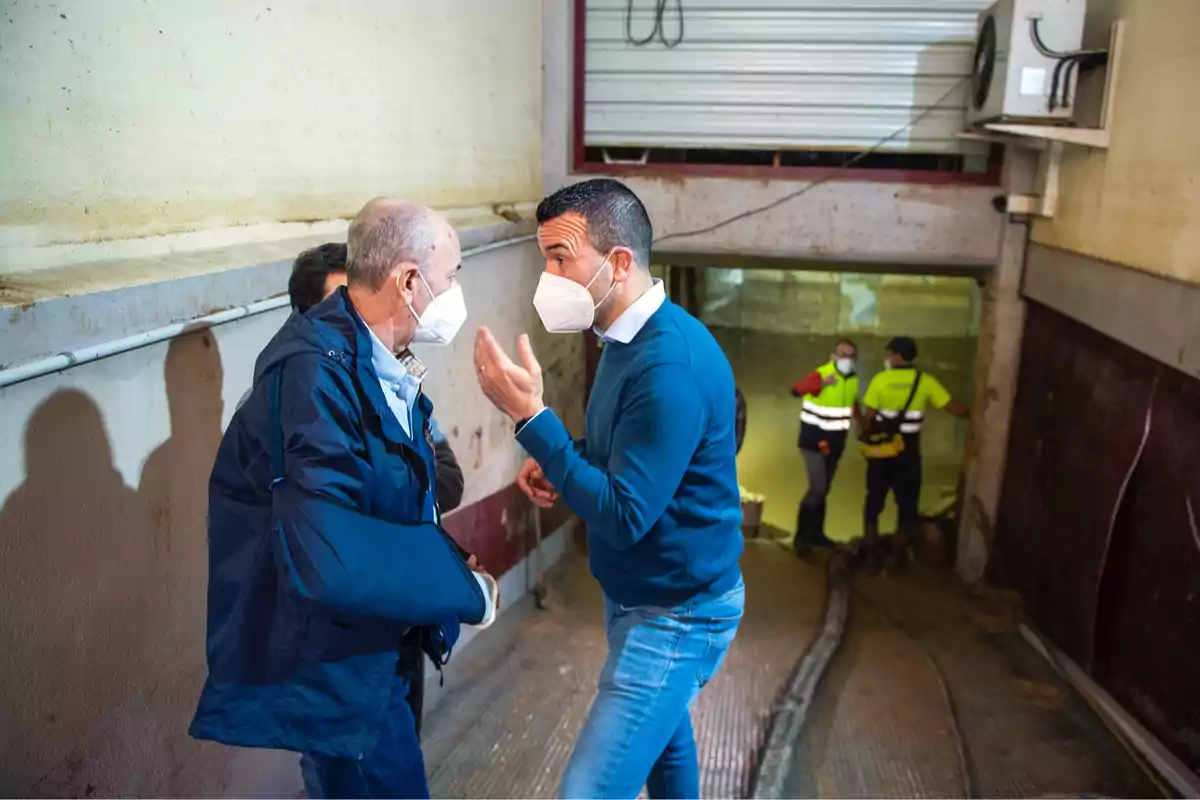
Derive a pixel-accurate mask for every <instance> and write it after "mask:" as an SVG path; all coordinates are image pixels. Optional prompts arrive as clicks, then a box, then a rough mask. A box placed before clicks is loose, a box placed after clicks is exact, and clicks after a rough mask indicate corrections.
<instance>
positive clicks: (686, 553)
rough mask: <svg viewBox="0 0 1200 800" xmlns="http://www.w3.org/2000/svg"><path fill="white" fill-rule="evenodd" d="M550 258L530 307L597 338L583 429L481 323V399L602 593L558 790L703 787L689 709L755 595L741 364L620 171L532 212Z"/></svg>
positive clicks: (669, 792)
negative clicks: (594, 680) (580, 542)
mask: <svg viewBox="0 0 1200 800" xmlns="http://www.w3.org/2000/svg"><path fill="white" fill-rule="evenodd" d="M537 220H538V247H539V248H540V249H541V251H542V254H543V256H544V257H545V259H546V268H545V271H544V272H543V274H542V276H541V279H540V282H539V284H538V288H537V292H536V293H535V294H534V298H533V304H534V308H535V309H536V310H537V312H538V315H539V316H540V317H541V320H542V323H543V324H544V325H545V327H546V329H547V330H548V331H550V332H551V333H571V332H578V331H583V330H585V329H587V328H588V327H594V328H595V330H596V332H597V333H598V334H599V336H600V337H601V339H602V340H603V342H604V350H603V353H602V355H601V356H600V363H599V365H598V367H597V371H596V376H595V381H594V385H593V389H592V393H591V396H590V397H589V399H588V408H587V436H586V438H585V439H580V440H573V439H572V438H571V435H570V434H569V433H568V432H567V429H566V428H565V427H564V426H563V424H562V422H561V421H559V419H558V417H557V416H556V415H555V414H554V412H553V411H551V410H549V409H548V408H546V407H545V405H544V404H543V400H542V372H541V367H540V366H539V365H538V363H537V359H536V358H535V357H534V354H533V351H532V348H531V347H530V344H529V337H528V336H522V337H521V338H520V340H519V342H518V348H519V350H520V354H521V359H522V361H523V366H520V365H517V364H515V363H513V361H512V360H511V359H510V358H509V357H508V356H507V355H506V354H505V353H504V351H503V350H502V349H501V348H500V347H499V345H498V344H497V343H496V341H495V339H494V338H493V337H492V335H491V333H490V332H489V331H488V330H487V329H486V328H481V329H480V330H479V332H478V334H477V336H476V344H475V363H476V368H477V370H478V374H479V381H480V385H481V387H482V389H483V391H484V394H485V395H487V397H488V398H489V399H490V400H491V401H492V403H493V404H495V406H496V407H497V408H498V409H500V410H501V411H502V412H504V413H505V414H507V415H508V416H509V417H510V418H511V419H512V420H513V421H514V422H516V423H517V441H519V442H520V444H521V446H522V447H524V448H525V450H526V451H527V452H528V453H529V454H530V455H531V456H532V458H531V459H530V460H528V461H526V462H525V464H524V466H523V467H522V468H521V470H520V474H519V476H518V484H519V485H520V487H521V488H522V490H523V491H524V492H525V493H526V494H527V495H528V496H529V497H530V499H531V500H533V502H534V503H535V504H537V505H539V506H543V507H548V506H550V505H552V504H553V503H554V502H555V500H556V499H557V498H558V495H559V493H560V492H561V494H562V497H563V499H564V500H565V501H566V504H567V505H568V506H569V507H570V509H571V510H572V511H574V512H575V513H576V514H577V515H578V516H579V517H580V518H581V519H582V520H583V522H584V524H585V525H586V526H587V534H588V551H589V556H590V560H591V568H592V572H593V574H594V575H595V576H596V578H597V579H598V580H599V581H600V586H601V588H602V589H603V590H604V595H605V613H606V617H607V623H608V624H607V634H608V645H609V655H608V659H607V661H606V662H605V665H604V668H603V671H602V673H601V676H600V685H599V692H598V694H597V696H596V699H595V700H594V702H593V703H592V707H591V710H590V711H589V712H588V718H587V722H586V723H585V725H584V728H583V731H582V733H581V734H580V736H579V740H578V742H577V743H576V745H575V751H574V753H573V754H572V756H571V759H570V762H569V763H568V765H567V768H566V772H565V774H564V776H563V779H562V784H561V786H560V788H559V796H562V797H568V798H577V797H627V798H634V797H636V796H637V794H638V792H639V791H640V790H641V788H642V786H643V785H645V786H647V787H648V789H649V792H650V796H651V797H654V798H662V797H672V798H689V797H699V788H700V787H699V768H698V763H697V757H696V743H695V740H694V738H693V735H692V723H691V717H690V713H689V706H690V704H691V703H692V701H693V700H694V699H695V697H696V696H697V694H698V693H699V692H700V690H701V688H702V687H703V686H704V685H705V684H706V683H707V682H708V681H709V680H711V679H712V677H713V675H714V674H716V672H717V670H718V668H719V667H720V665H721V663H722V661H723V659H724V657H725V654H726V652H727V651H728V649H729V646H730V644H731V643H732V641H733V638H734V635H735V633H736V632H737V628H738V624H739V622H740V620H741V616H742V611H743V606H744V602H745V586H744V584H743V581H742V574H741V568H740V566H739V564H738V558H739V557H740V555H741V552H742V538H741V533H740V524H741V506H740V502H739V496H738V484H737V464H736V454H735V451H736V444H735V431H734V428H735V415H736V410H735V403H736V390H735V388H734V383H733V371H732V370H731V369H730V366H729V362H728V360H727V359H726V358H725V354H724V353H723V352H721V348H720V346H719V345H718V344H717V342H716V341H715V340H714V339H713V337H712V335H711V334H710V333H709V332H708V330H707V329H706V328H705V327H704V326H703V325H702V324H701V323H700V322H699V321H698V320H696V319H695V318H693V317H692V316H690V315H689V314H688V313H687V312H685V311H684V310H683V309H681V308H680V307H679V306H677V305H675V304H674V303H672V302H671V301H670V300H668V299H667V297H666V292H665V289H664V287H663V285H662V282H661V281H657V280H654V279H653V278H652V277H651V275H650V270H649V265H650V243H651V241H652V238H653V230H652V228H651V225H650V218H649V217H648V216H647V214H646V209H645V208H644V207H643V205H642V203H641V201H640V200H639V199H638V198H637V196H636V195H635V194H634V193H633V192H631V191H630V190H629V189H628V188H626V187H625V186H624V185H623V184H621V183H619V182H617V181H615V180H609V179H598V180H590V181H585V182H583V183H578V184H575V185H573V186H568V187H566V188H565V189H562V190H560V191H558V192H556V193H554V194H553V195H551V196H549V197H547V198H545V199H544V200H542V202H541V204H540V205H539V206H538V209H537Z"/></svg>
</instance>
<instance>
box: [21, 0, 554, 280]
mask: <svg viewBox="0 0 1200 800" xmlns="http://www.w3.org/2000/svg"><path fill="white" fill-rule="evenodd" d="M4 6H5V8H4V19H3V20H0V45H2V47H3V52H4V59H3V61H4V63H3V66H2V67H0V117H3V119H4V125H3V126H2V128H0V153H3V156H2V158H3V163H4V180H3V181H0V244H3V245H4V246H5V247H17V246H20V247H30V246H37V245H45V244H52V243H63V242H79V241H98V240H107V239H119V238H128V237H142V236H151V235H156V234H164V233H173V232H177V231H181V230H196V229H211V228H225V227H230V226H244V225H250V224H254V223H277V222H289V221H309V220H314V219H316V220H320V219H327V218H335V217H343V216H346V215H348V214H352V213H353V212H354V211H355V210H357V208H358V207H359V206H360V205H361V204H362V202H363V200H364V199H365V198H369V197H371V196H373V195H378V194H394V193H397V192H404V193H406V194H407V195H409V196H410V197H412V198H413V199H416V200H420V201H423V202H425V203H427V204H430V205H436V206H442V207H461V206H472V205H479V204H487V203H496V202H505V201H513V200H527V199H532V198H535V197H536V196H537V194H538V191H539V189H540V177H539V170H540V155H539V147H540V136H539V133H538V127H539V123H540V116H539V108H540V59H539V55H538V51H539V46H540V41H541V27H540V10H539V6H538V4H537V3H536V2H534V1H533V0H517V1H516V2H505V3H494V2H489V0H456V2H453V3H427V2H422V1H421V0H351V2H346V3H317V2H306V1H305V0H277V1H276V2H256V3H246V2H240V1H239V0H218V2H212V3H199V4H198V3H190V2H187V0H164V1H163V2H156V3H145V2H140V1H139V0H110V2H104V3H94V2H88V0H57V2H38V1H37V0H33V1H32V2H19V3H18V2H11V3H5V4H4ZM6 261H7V262H8V263H7V264H3V263H0V266H4V267H5V268H8V269H12V268H20V267H21V265H22V259H18V258H11V259H6Z"/></svg>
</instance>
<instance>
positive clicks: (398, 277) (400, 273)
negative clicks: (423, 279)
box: [392, 261, 420, 303]
mask: <svg viewBox="0 0 1200 800" xmlns="http://www.w3.org/2000/svg"><path fill="white" fill-rule="evenodd" d="M392 280H393V281H394V282H395V283H396V286H397V288H399V290H400V296H401V297H402V298H403V299H404V300H405V301H407V302H409V303H411V302H412V301H413V296H414V295H415V293H416V287H417V283H418V282H419V281H420V278H418V277H417V265H416V264H413V263H411V262H407V261H404V262H401V263H399V264H397V265H396V266H395V268H394V269H393V270H392Z"/></svg>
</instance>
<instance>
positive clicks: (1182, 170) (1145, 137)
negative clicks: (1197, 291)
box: [1033, 0, 1200, 283]
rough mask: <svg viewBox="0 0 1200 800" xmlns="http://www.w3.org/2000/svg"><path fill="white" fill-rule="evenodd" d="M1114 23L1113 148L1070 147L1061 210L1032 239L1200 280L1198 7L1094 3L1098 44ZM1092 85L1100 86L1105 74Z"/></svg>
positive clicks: (1177, 2)
mask: <svg viewBox="0 0 1200 800" xmlns="http://www.w3.org/2000/svg"><path fill="white" fill-rule="evenodd" d="M1114 19H1123V20H1125V23H1126V28H1125V42H1124V54H1123V56H1122V59H1121V65H1120V71H1119V76H1118V79H1117V83H1116V86H1115V91H1114V95H1113V102H1114V103H1115V106H1114V114H1115V116H1114V119H1113V130H1112V144H1111V146H1110V148H1109V149H1108V150H1107V151H1091V150H1085V149H1083V148H1068V149H1067V151H1066V155H1065V158H1064V161H1063V165H1062V175H1061V179H1060V184H1059V193H1060V195H1059V205H1058V211H1057V213H1056V215H1055V217H1054V219H1052V220H1046V221H1039V222H1038V223H1037V224H1035V225H1034V228H1033V240H1034V241H1035V242H1038V243H1040V244H1044V245H1049V246H1052V247H1056V248H1060V249H1064V250H1071V251H1074V252H1077V253H1081V254H1084V255H1087V256H1091V257H1093V258H1096V259H1099V260H1102V261H1110V262H1116V263H1120V264H1126V265H1128V266H1131V267H1135V268H1137V269H1141V270H1146V271H1149V272H1153V273H1156V274H1159V275H1163V276H1168V277H1171V278H1176V279H1179V280H1183V281H1189V282H1192V283H1200V256H1197V253H1200V178H1198V176H1200V150H1198V149H1197V148H1196V144H1195V140H1196V136H1195V131H1196V129H1197V127H1200V108H1198V107H1197V106H1196V104H1195V103H1189V102H1186V101H1185V100H1183V99H1182V98H1186V97H1187V96H1188V95H1189V93H1192V92H1194V89H1193V88H1192V87H1193V83H1194V79H1195V76H1196V75H1197V74H1200V46H1197V43H1196V38H1195V32H1196V31H1197V30H1200V3H1196V2H1194V1H1193V0H1156V1H1155V2H1152V3H1146V2H1139V0H1095V2H1092V3H1090V4H1089V6H1088V28H1087V30H1088V33H1089V36H1090V37H1091V38H1092V42H1091V44H1094V45H1099V46H1106V44H1107V36H1108V29H1109V25H1110V24H1111V22H1112V21H1113V20H1114ZM1085 44H1086V43H1085ZM1089 80H1091V81H1092V82H1093V83H1096V82H1102V81H1103V70H1100V71H1098V73H1097V74H1096V75H1094V76H1089ZM1093 88H1096V87H1093ZM1081 96H1082V95H1081Z"/></svg>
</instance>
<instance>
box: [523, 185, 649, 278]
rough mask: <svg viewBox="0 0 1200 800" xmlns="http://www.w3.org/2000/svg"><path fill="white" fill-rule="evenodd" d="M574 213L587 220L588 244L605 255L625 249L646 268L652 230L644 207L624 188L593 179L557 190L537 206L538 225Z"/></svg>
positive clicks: (634, 195)
mask: <svg viewBox="0 0 1200 800" xmlns="http://www.w3.org/2000/svg"><path fill="white" fill-rule="evenodd" d="M571 212H575V213H576V214H579V215H580V216H581V217H583V218H584V219H585V220H587V228H588V241H590V242H591V244H592V247H594V248H596V250H597V251H599V252H601V253H603V254H605V255H607V254H608V253H609V252H610V251H611V250H612V249H613V248H614V247H628V248H629V249H630V250H632V251H633V257H634V259H635V260H636V261H637V263H638V265H639V266H641V267H642V268H643V269H649V268H650V245H651V243H652V242H653V241H654V227H653V226H652V225H651V224H650V215H649V214H647V213H646V207H645V206H644V205H642V201H641V200H639V199H638V196H637V195H636V194H634V193H633V192H632V191H631V190H630V188H629V187H628V186H626V185H625V184H623V183H621V182H620V181H616V180H613V179H612V178H594V179H592V180H588V181H583V182H581V183H575V184H572V185H570V186H565V187H563V188H562V189H559V190H558V191H557V192H555V193H554V194H552V195H550V196H549V197H547V198H545V199H544V200H542V202H540V203H538V207H537V221H538V224H539V225H541V224H542V223H544V222H549V221H550V220H552V219H556V218H558V217H561V216H562V215H563V214H569V213H571Z"/></svg>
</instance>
